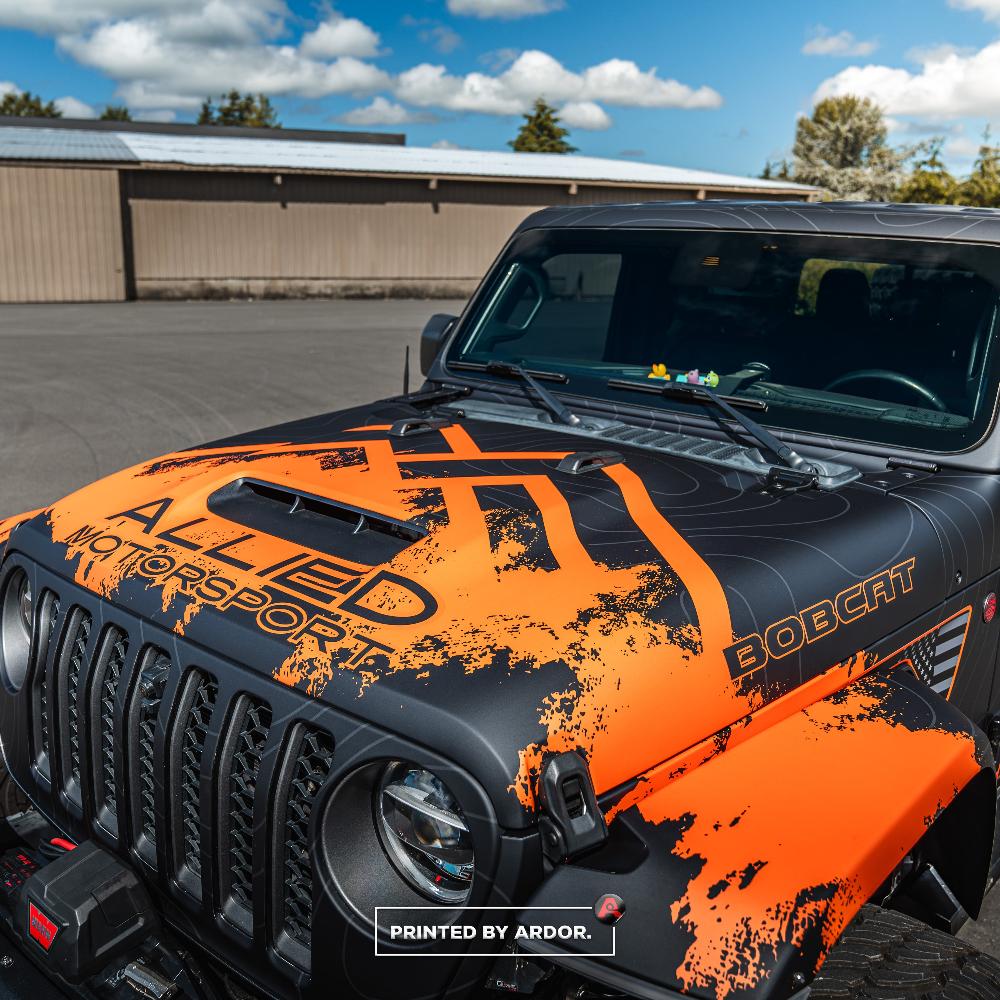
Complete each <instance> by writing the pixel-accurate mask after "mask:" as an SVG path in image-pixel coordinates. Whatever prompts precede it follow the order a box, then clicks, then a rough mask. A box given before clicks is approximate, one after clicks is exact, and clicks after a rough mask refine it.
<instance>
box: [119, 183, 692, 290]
mask: <svg viewBox="0 0 1000 1000" xmlns="http://www.w3.org/2000/svg"><path fill="white" fill-rule="evenodd" d="M278 176H279V175H272V174H268V173H257V174H240V173H220V172H207V171H204V172H203V171H131V172H128V173H127V174H126V175H125V177H126V180H125V184H126V192H127V194H128V198H129V204H130V206H131V220H132V234H133V245H134V261H135V272H134V274H135V284H136V289H137V292H138V294H139V296H140V297H171V296H181V295H198V296H200V295H258V296H281V295H406V294H418V295H419V294H426V295H465V294H468V293H469V292H470V291H471V290H472V289H473V288H474V287H475V285H476V283H477V282H478V280H479V279H480V278H481V277H482V275H483V273H484V272H485V271H486V269H487V267H488V266H489V265H490V263H491V262H492V260H493V258H494V257H495V256H496V254H497V253H498V252H499V250H500V249H501V247H502V246H503V245H504V243H505V242H506V241H507V238H508V237H509V236H510V234H511V232H512V231H513V229H514V228H515V227H516V226H517V225H518V223H519V222H521V221H522V219H524V218H525V216H527V215H530V214H531V213H532V212H534V211H536V210H537V209H539V208H541V207H543V206H545V205H551V204H560V203H563V204H565V203H574V204H581V203H582V204H589V203H594V202H597V201H623V200H624V201H633V200H644V199H645V200H648V199H650V198H651V197H656V198H658V199H663V198H664V197H666V198H670V197H674V198H680V197H684V196H685V195H686V196H688V197H690V196H691V195H692V194H693V192H658V191H651V190H649V189H628V188H599V187H591V188H585V187H583V186H581V187H580V188H579V191H578V194H576V195H571V194H570V193H569V185H567V184H545V185H541V184H525V183H518V182H510V183H491V182H475V181H455V180H446V179H441V180H439V181H438V182H437V185H436V186H435V187H431V186H430V184H429V182H428V181H427V180H418V179H407V178H359V177H331V176H318V175H296V174H290V175H284V176H281V177H280V181H277V180H276V177H278Z"/></svg>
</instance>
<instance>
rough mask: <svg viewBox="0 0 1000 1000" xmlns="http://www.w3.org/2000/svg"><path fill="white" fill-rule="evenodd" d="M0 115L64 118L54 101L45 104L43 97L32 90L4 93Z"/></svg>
mask: <svg viewBox="0 0 1000 1000" xmlns="http://www.w3.org/2000/svg"><path fill="white" fill-rule="evenodd" d="M0 115H12V116H14V117H16V118H62V112H61V111H60V110H59V109H58V108H57V107H56V106H55V104H53V103H52V101H49V102H48V103H47V104H43V103H42V99H41V98H40V97H39V96H38V95H37V94H33V93H31V91H30V90H25V91H22V92H21V93H16V92H14V91H9V92H8V93H6V94H4V95H3V100H2V101H0Z"/></svg>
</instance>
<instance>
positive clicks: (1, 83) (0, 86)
mask: <svg viewBox="0 0 1000 1000" xmlns="http://www.w3.org/2000/svg"><path fill="white" fill-rule="evenodd" d="M20 93H21V88H20V87H19V86H18V85H17V84H16V83H11V82H10V80H0V97H3V95H4V94H20Z"/></svg>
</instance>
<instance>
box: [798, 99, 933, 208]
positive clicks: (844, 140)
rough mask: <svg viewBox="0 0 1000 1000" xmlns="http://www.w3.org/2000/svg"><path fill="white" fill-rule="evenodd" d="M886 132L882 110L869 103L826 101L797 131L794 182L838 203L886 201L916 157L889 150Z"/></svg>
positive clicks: (818, 106)
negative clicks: (821, 190)
mask: <svg viewBox="0 0 1000 1000" xmlns="http://www.w3.org/2000/svg"><path fill="white" fill-rule="evenodd" d="M887 132H888V130H887V128H886V124H885V118H884V116H883V114H882V110H881V108H879V106H878V105H877V104H875V103H874V102H873V101H871V100H870V99H869V98H867V97H854V96H852V95H849V94H848V95H845V96H843V97H827V98H824V99H823V100H822V101H820V102H819V103H818V104H817V105H816V107H815V108H813V113H812V115H810V116H809V117H808V118H807V117H805V116H803V117H802V118H800V119H799V120H798V123H797V125H796V129H795V146H794V147H793V150H792V154H793V160H794V167H793V172H794V179H795V180H796V181H799V182H801V183H803V184H815V185H816V186H817V187H821V188H824V189H825V190H826V191H827V192H829V194H830V195H831V196H832V197H834V198H836V199H846V200H874V201H885V200H887V199H888V198H890V197H891V196H892V195H893V194H894V193H895V192H896V190H897V189H898V188H899V187H900V185H901V184H902V182H903V180H904V179H905V164H906V161H907V159H909V157H910V156H911V155H912V152H913V151H912V150H906V149H894V148H893V147H892V146H890V145H889V144H888V141H887Z"/></svg>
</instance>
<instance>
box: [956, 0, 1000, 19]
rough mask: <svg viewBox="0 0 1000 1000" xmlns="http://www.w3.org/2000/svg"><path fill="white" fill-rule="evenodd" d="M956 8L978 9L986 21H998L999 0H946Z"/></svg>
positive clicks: (999, 16)
mask: <svg viewBox="0 0 1000 1000" xmlns="http://www.w3.org/2000/svg"><path fill="white" fill-rule="evenodd" d="M948 5H949V6H950V7H955V8H956V9H957V10H972V11H978V12H979V13H980V14H982V15H983V17H985V18H986V20H987V21H1000V0H948Z"/></svg>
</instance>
